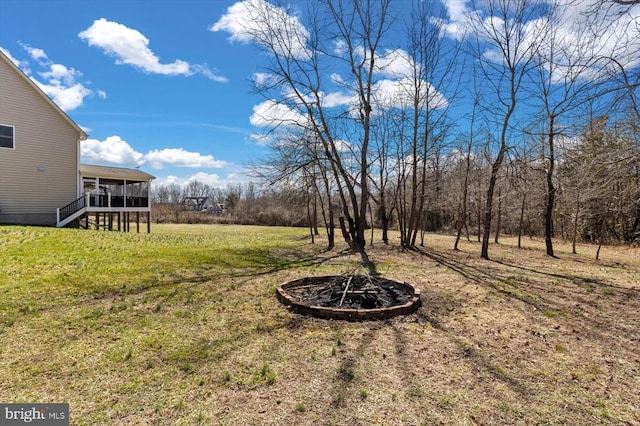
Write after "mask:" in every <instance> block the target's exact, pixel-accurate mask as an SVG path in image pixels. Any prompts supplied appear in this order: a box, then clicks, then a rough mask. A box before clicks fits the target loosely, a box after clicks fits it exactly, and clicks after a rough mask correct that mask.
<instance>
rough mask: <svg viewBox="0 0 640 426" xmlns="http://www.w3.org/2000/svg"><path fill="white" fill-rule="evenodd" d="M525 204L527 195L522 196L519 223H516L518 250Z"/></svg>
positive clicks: (520, 241)
mask: <svg viewBox="0 0 640 426" xmlns="http://www.w3.org/2000/svg"><path fill="white" fill-rule="evenodd" d="M526 202H527V193H526V192H525V193H523V194H522V205H521V206H520V221H519V223H518V248H522V244H521V243H522V228H523V224H524V207H525V204H526Z"/></svg>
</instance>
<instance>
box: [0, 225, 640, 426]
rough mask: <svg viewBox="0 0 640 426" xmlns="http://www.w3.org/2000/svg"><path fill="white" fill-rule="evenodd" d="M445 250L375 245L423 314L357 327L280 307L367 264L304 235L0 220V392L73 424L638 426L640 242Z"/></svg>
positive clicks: (505, 242)
mask: <svg viewBox="0 0 640 426" xmlns="http://www.w3.org/2000/svg"><path fill="white" fill-rule="evenodd" d="M394 241H397V238H396V239H395V240H394ZM453 242H454V240H453V237H451V236H447V235H432V234H428V235H427V236H426V238H425V246H424V247H422V248H421V250H420V251H415V252H408V253H401V252H400V251H399V250H398V247H397V246H394V245H391V246H384V245H383V244H382V243H378V242H376V243H375V247H373V248H370V249H369V254H370V257H371V259H372V260H373V261H374V262H375V265H376V269H377V271H378V273H379V274H381V275H382V276H385V277H388V278H390V279H394V280H399V281H406V282H409V283H411V284H413V285H414V286H415V287H417V288H419V289H420V290H421V293H422V301H423V306H422V307H421V308H420V309H419V310H418V312H417V313H415V314H413V315H410V316H406V317H397V318H394V319H391V320H387V321H380V322H362V323H352V322H341V321H329V320H320V319H315V318H309V317H303V316H299V315H296V314H293V313H290V312H289V311H287V309H286V308H284V307H283V306H282V305H281V304H280V303H279V302H278V301H277V299H276V297H275V288H276V286H277V285H278V284H279V283H282V282H285V281H289V280H293V279H296V278H300V277H302V276H309V275H327V274H339V273H346V272H349V271H352V270H353V269H354V268H357V267H358V262H359V257H358V256H356V255H351V254H349V253H347V252H346V251H344V250H342V249H344V247H339V248H338V249H337V250H335V251H331V252H326V251H325V250H324V241H322V240H321V239H320V241H317V243H316V244H311V243H310V239H309V237H308V231H307V230H305V229H294V228H262V227H248V226H247V227H240V226H223V225H208V226H207V225H203V226H199V225H159V226H154V227H153V229H152V233H151V234H135V233H133V234H128V233H118V232H107V231H84V230H72V229H52V228H31V227H13V226H4V227H0V401H1V402H68V403H69V404H70V411H71V424H78V425H98V424H104V425H111V424H113V425H145V424H155V425H164V424H178V425H182V424H185V425H186V424H207V425H208V424H215V425H218V424H219V425H348V426H352V425H422V424H424V425H437V424H452V425H476V424H477V425H503V424H552V425H555V424H568V425H591V424H611V425H640V248H638V247H603V249H602V251H601V253H600V260H599V261H595V260H594V257H595V251H596V246H591V245H579V246H578V254H576V255H574V254H571V248H570V246H569V245H568V244H564V243H562V242H560V241H556V247H555V248H556V252H557V255H558V258H557V259H553V258H549V257H547V256H545V254H544V241H541V240H535V239H528V238H527V239H525V240H523V248H521V249H518V248H517V246H516V241H515V239H514V238H509V237H503V238H502V239H501V242H500V244H492V245H491V246H490V251H489V254H490V256H491V257H492V260H491V261H486V260H481V259H480V258H479V251H480V250H479V248H480V247H479V243H477V242H475V241H472V242H467V241H463V242H462V243H461V246H460V248H461V250H460V251H457V252H454V251H453V250H452V247H453ZM341 250H342V251H341Z"/></svg>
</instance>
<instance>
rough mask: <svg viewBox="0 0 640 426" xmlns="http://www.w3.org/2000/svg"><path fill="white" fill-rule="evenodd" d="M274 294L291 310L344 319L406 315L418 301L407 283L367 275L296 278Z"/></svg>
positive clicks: (370, 318) (362, 319) (414, 291)
mask: <svg viewBox="0 0 640 426" xmlns="http://www.w3.org/2000/svg"><path fill="white" fill-rule="evenodd" d="M276 295H277V297H278V300H279V301H280V302H281V303H282V304H284V305H285V306H287V307H288V308H289V309H290V310H291V311H293V312H296V313H299V314H304V315H311V316H315V317H319V318H325V319H339V320H347V321H367V320H382V319H387V318H391V317H394V316H397V315H408V314H411V313H413V312H415V311H416V309H418V308H419V307H420V304H421V301H420V290H418V289H416V288H414V287H413V286H411V285H410V284H407V283H401V282H398V281H393V280H389V279H386V278H379V277H371V276H368V275H351V276H346V275H327V276H320V277H305V278H300V279H297V280H293V281H289V282H286V283H284V284H281V285H279V286H278V287H277V288H276Z"/></svg>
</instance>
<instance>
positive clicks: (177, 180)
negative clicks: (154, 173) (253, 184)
mask: <svg viewBox="0 0 640 426" xmlns="http://www.w3.org/2000/svg"><path fill="white" fill-rule="evenodd" d="M193 181H198V182H202V183H205V184H207V185H209V186H210V187H213V188H224V187H226V186H227V185H230V184H237V183H246V182H249V181H250V178H249V177H248V175H247V174H245V173H243V172H242V171H239V172H236V173H229V174H228V175H227V176H226V177H225V176H220V175H218V174H216V173H204V172H197V173H194V174H192V175H189V176H184V177H180V176H175V175H168V176H159V177H158V178H156V179H154V180H153V182H152V186H153V187H158V186H171V185H178V186H180V187H182V188H184V187H185V186H187V185H188V184H189V183H190V182H193Z"/></svg>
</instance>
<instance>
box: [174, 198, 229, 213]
mask: <svg viewBox="0 0 640 426" xmlns="http://www.w3.org/2000/svg"><path fill="white" fill-rule="evenodd" d="M181 206H182V211H196V212H204V213H211V214H213V215H216V216H222V214H224V204H222V203H214V202H213V199H212V198H211V197H184V198H183V199H182V203H181Z"/></svg>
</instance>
